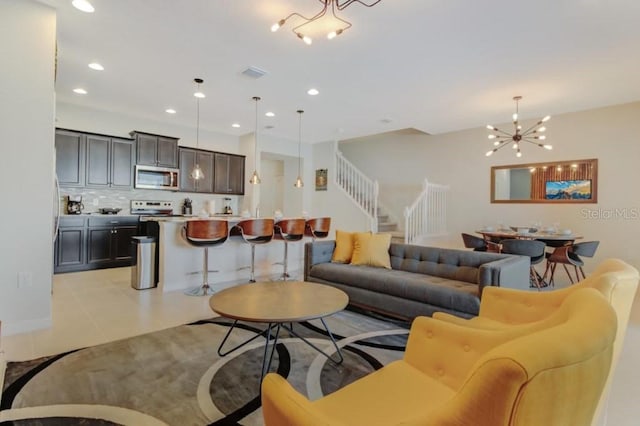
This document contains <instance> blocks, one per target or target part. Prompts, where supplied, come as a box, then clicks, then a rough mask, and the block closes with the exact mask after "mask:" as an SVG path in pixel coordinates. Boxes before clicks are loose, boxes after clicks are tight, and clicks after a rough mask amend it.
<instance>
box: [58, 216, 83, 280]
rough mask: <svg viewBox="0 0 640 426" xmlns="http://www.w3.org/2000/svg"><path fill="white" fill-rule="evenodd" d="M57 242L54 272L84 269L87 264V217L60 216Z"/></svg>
mask: <svg viewBox="0 0 640 426" xmlns="http://www.w3.org/2000/svg"><path fill="white" fill-rule="evenodd" d="M58 226H59V228H58V236H57V238H56V243H55V255H54V265H53V268H54V272H55V273H59V272H71V271H79V270H83V267H84V265H85V260H86V257H85V254H86V250H85V218H84V217H60V218H59V219H58Z"/></svg>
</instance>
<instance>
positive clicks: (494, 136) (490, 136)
mask: <svg viewBox="0 0 640 426" xmlns="http://www.w3.org/2000/svg"><path fill="white" fill-rule="evenodd" d="M488 138H489V139H495V138H496V135H489V136H488Z"/></svg>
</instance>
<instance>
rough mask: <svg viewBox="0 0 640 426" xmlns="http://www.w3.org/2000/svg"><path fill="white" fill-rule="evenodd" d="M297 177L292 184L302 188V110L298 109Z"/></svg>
mask: <svg viewBox="0 0 640 426" xmlns="http://www.w3.org/2000/svg"><path fill="white" fill-rule="evenodd" d="M297 112H298V178H297V179H296V183H294V184H293V186H295V187H296V188H302V187H303V186H304V182H302V177H301V176H300V147H301V146H302V114H304V111H303V110H301V109H299V110H298V111H297Z"/></svg>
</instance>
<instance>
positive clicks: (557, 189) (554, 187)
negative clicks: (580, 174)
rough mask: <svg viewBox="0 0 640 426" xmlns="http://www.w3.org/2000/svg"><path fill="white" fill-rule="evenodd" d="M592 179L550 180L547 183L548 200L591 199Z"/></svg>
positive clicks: (546, 195)
mask: <svg viewBox="0 0 640 426" xmlns="http://www.w3.org/2000/svg"><path fill="white" fill-rule="evenodd" d="M591 197H592V190H591V179H581V180H555V181H554V180H548V181H547V182H546V185H545V198H546V199H547V200H590V199H591Z"/></svg>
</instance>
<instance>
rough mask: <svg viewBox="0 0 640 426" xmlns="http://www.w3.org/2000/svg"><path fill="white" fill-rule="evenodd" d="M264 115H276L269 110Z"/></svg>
mask: <svg viewBox="0 0 640 426" xmlns="http://www.w3.org/2000/svg"><path fill="white" fill-rule="evenodd" d="M264 115H266V116H267V117H275V116H276V115H275V114H274V113H273V112H271V111H269V112H266V113H265V114H264Z"/></svg>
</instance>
